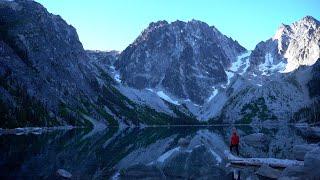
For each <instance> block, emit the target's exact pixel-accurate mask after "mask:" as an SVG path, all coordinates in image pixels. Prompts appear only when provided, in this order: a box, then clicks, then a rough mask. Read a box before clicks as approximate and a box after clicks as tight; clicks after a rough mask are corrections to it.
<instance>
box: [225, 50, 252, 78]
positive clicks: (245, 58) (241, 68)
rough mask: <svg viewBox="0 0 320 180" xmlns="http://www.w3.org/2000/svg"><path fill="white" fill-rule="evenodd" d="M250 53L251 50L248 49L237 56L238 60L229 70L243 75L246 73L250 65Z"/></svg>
mask: <svg viewBox="0 0 320 180" xmlns="http://www.w3.org/2000/svg"><path fill="white" fill-rule="evenodd" d="M250 54H251V51H247V52H245V53H243V54H241V55H239V56H238V57H237V60H236V61H235V62H233V63H232V64H231V67H230V68H229V70H231V71H233V72H238V73H239V74H241V75H242V74H244V73H245V72H246V71H247V69H248V67H249V65H250V62H249V56H250Z"/></svg>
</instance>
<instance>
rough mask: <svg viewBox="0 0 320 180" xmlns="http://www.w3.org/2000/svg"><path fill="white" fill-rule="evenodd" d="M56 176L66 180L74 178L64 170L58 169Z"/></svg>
mask: <svg viewBox="0 0 320 180" xmlns="http://www.w3.org/2000/svg"><path fill="white" fill-rule="evenodd" d="M56 174H57V176H59V177H62V178H66V179H70V178H71V177H72V174H71V173H70V172H68V171H67V170H64V169H58V170H57V172H56Z"/></svg>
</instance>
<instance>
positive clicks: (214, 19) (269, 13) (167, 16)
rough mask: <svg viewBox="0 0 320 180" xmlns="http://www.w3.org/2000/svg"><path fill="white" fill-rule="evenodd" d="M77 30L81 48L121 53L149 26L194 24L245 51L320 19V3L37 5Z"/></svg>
mask: <svg viewBox="0 0 320 180" xmlns="http://www.w3.org/2000/svg"><path fill="white" fill-rule="evenodd" d="M36 1H37V2H40V3H41V4H42V5H44V6H45V7H46V8H47V9H48V11H49V12H51V13H53V14H59V15H60V16H61V17H62V18H63V19H65V20H66V21H67V22H68V23H69V24H71V25H72V26H74V27H75V28H76V29H77V32H78V35H79V38H80V40H81V42H82V44H83V46H84V48H85V49H96V50H119V51H122V50H124V49H125V48H126V47H127V46H128V45H129V44H130V43H132V42H133V41H134V39H135V38H136V37H137V36H138V35H139V34H140V33H141V32H142V30H143V29H145V28H146V27H147V26H148V25H149V23H150V22H153V21H158V20H167V21H169V22H172V21H175V20H177V19H179V20H183V21H189V20H191V19H196V20H200V21H204V22H206V23H207V24H209V25H214V26H215V27H216V28H218V29H219V30H220V31H221V32H222V33H223V34H225V35H227V36H229V37H232V38H233V39H235V40H237V41H238V42H239V43H240V44H241V45H243V46H244V47H246V48H247V49H253V48H254V46H255V45H256V44H257V43H258V42H260V41H262V40H266V39H268V38H270V37H272V36H273V35H274V33H275V31H276V30H277V28H278V27H279V25H280V24H281V23H284V24H291V23H292V22H294V21H297V20H299V19H301V18H302V17H304V16H306V15H311V16H313V17H315V18H316V19H318V20H320V0H36Z"/></svg>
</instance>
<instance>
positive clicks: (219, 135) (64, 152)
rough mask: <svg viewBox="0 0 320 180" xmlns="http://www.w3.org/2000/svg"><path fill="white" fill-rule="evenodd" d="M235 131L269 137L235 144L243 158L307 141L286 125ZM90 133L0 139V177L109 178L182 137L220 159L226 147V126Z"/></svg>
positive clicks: (280, 154) (281, 153)
mask: <svg viewBox="0 0 320 180" xmlns="http://www.w3.org/2000/svg"><path fill="white" fill-rule="evenodd" d="M237 129H238V132H239V135H240V141H241V137H243V136H245V135H248V134H251V133H256V132H262V133H264V134H266V135H267V136H268V137H269V138H270V141H268V144H267V145H266V146H265V147H264V148H261V147H253V146H248V145H245V144H241V142H240V154H241V155H242V156H244V157H253V156H255V157H257V156H258V157H277V158H288V159H290V158H293V157H292V147H293V145H294V144H301V143H303V142H306V139H304V138H303V137H302V136H301V134H299V132H298V131H297V130H296V129H294V128H292V127H287V126H286V127H281V128H278V127H272V128H262V127H250V126H239V127H237ZM89 132H90V130H87V129H73V130H59V131H54V132H50V133H45V134H41V135H33V134H28V135H21V136H17V135H2V136H0V147H1V148H0V176H1V179H28V178H29V179H54V178H55V176H56V175H55V173H56V171H57V169H60V168H62V169H66V170H68V171H69V172H71V173H72V177H73V178H74V179H101V178H109V177H111V176H113V175H114V174H115V173H116V172H118V171H119V170H120V169H122V168H126V167H128V166H130V165H133V164H135V163H143V164H148V163H150V162H152V161H154V160H156V159H157V158H159V157H160V156H161V155H163V153H165V152H166V151H168V150H170V149H173V148H175V147H177V143H178V140H179V139H180V138H182V137H183V138H189V139H191V144H192V143H193V144H194V145H195V144H196V143H197V142H201V143H202V144H208V145H209V146H211V147H212V148H213V149H215V151H216V153H217V154H218V155H221V154H219V153H221V152H220V151H223V150H224V149H228V146H229V137H230V135H231V127H229V126H214V127H159V128H144V129H139V128H135V129H130V128H127V129H122V130H119V129H116V128H110V129H107V130H106V131H101V132H98V133H96V134H92V135H91V136H88V133H89ZM199 134H200V135H199ZM206 138H207V139H206ZM210 139H211V140H212V141H211V142H209V141H210ZM223 166H224V167H225V165H223ZM237 172H239V173H236V174H240V171H237ZM248 174H250V172H247V174H246V172H244V174H241V176H248Z"/></svg>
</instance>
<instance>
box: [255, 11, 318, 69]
mask: <svg viewBox="0 0 320 180" xmlns="http://www.w3.org/2000/svg"><path fill="white" fill-rule="evenodd" d="M319 40H320V26H319V21H318V20H316V19H315V18H313V17H311V16H306V17H304V18H302V19H301V20H299V21H297V22H294V23H292V24H291V25H285V24H282V25H281V26H280V27H279V28H278V30H277V31H276V33H275V35H274V36H273V38H271V39H269V40H267V41H265V42H262V43H259V45H257V46H256V48H255V50H254V51H253V53H252V57H251V58H250V59H251V60H252V61H251V62H252V64H259V63H258V62H260V63H264V62H266V59H268V58H267V57H271V58H272V59H273V62H275V63H279V62H282V63H285V66H284V70H283V72H291V71H293V70H295V69H297V68H298V67H299V66H300V65H307V66H310V65H313V64H314V63H315V62H316V61H317V59H318V58H319V57H320V48H319ZM269 59H270V58H269ZM253 61H254V62H253ZM274 65H276V64H274Z"/></svg>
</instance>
